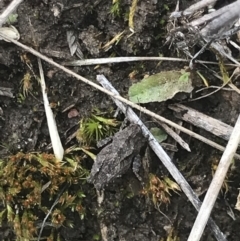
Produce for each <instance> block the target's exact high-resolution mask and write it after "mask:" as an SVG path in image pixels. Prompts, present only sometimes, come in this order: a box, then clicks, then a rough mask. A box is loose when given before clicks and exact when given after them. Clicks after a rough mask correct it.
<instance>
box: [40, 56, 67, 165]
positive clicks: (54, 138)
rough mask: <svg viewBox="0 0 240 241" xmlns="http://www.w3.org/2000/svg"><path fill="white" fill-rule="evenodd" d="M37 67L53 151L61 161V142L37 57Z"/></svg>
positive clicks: (62, 151) (62, 152)
mask: <svg viewBox="0 0 240 241" xmlns="http://www.w3.org/2000/svg"><path fill="white" fill-rule="evenodd" d="M38 67H39V72H40V81H41V82H40V83H41V88H42V95H43V102H44V108H45V113H46V117H47V123H48V130H49V134H50V138H51V142H52V147H53V152H54V155H55V157H56V159H57V160H58V161H62V159H63V154H64V150H63V147H62V143H61V140H60V137H59V134H58V130H57V125H56V121H55V118H54V115H53V112H52V109H51V107H50V105H49V101H48V97H47V89H46V83H45V79H44V74H43V69H42V63H41V59H40V58H38Z"/></svg>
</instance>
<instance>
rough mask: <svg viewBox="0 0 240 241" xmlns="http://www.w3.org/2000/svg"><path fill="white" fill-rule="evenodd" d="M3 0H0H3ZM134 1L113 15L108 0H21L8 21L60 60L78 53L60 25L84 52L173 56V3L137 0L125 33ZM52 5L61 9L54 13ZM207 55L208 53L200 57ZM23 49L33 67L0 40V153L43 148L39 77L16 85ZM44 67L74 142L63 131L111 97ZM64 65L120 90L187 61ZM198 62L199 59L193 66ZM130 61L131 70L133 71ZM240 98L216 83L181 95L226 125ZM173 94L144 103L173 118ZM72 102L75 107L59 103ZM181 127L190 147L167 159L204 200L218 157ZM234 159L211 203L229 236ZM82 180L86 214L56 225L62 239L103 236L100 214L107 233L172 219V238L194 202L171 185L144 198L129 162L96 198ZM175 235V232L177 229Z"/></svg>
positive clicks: (150, 237) (233, 228)
mask: <svg viewBox="0 0 240 241" xmlns="http://www.w3.org/2000/svg"><path fill="white" fill-rule="evenodd" d="M8 2H9V1H3V3H1V4H2V5H1V7H2V8H4V7H5V6H6V5H7V4H8ZM131 2H132V1H130V0H122V1H121V2H120V7H119V11H120V12H119V16H117V15H116V14H115V15H114V14H113V13H111V9H112V1H108V0H101V1H100V0H94V1H93V0H90V1H87V0H82V1H77V0H72V1H71V0H68V1H67V0H59V1H54V0H52V1H51V0H49V1H48V0H45V1H43V0H42V1H41V0H36V1H30V0H26V1H24V2H23V3H22V4H21V5H20V6H19V8H18V21H17V23H15V24H14V26H15V27H16V28H17V29H18V31H19V33H20V35H21V39H20V41H21V42H22V43H24V44H25V45H28V46H30V47H33V48H35V49H37V50H39V51H40V52H42V53H44V54H46V55H47V56H48V57H50V58H53V59H54V60H55V61H56V62H58V63H61V62H64V61H67V60H74V59H77V57H76V56H71V55H70V51H69V47H68V43H67V31H70V30H71V31H73V32H74V34H75V35H76V36H77V37H78V39H79V44H80V49H81V51H82V53H83V55H84V58H86V59H87V58H100V57H109V56H158V55H159V54H162V55H163V56H168V57H171V56H172V57H176V56H177V52H176V51H175V50H174V49H169V46H167V45H164V43H165V35H166V21H167V15H168V14H169V13H170V12H171V11H172V10H174V8H175V5H174V4H175V3H173V1H168V0H165V1H157V0H149V1H143V0H139V1H138V4H137V10H136V14H135V17H134V26H135V34H133V35H132V36H131V37H128V35H130V33H131V32H130V31H129V30H128V21H127V13H128V12H129V7H130V5H131ZM76 4H78V6H76ZM56 9H58V10H59V11H60V12H59V13H56ZM54 14H55V15H57V16H54ZM123 30H125V31H126V34H125V35H124V37H123V38H122V39H121V41H120V42H119V43H118V44H116V45H113V46H112V47H111V48H109V49H108V50H107V51H106V50H104V49H103V48H102V46H104V44H106V43H107V42H108V41H110V40H111V39H112V38H113V37H114V36H115V35H116V34H118V33H120V32H122V31H123ZM213 57H214V56H206V58H207V59H211V58H213ZM24 58H25V59H28V60H29V63H31V65H32V66H33V70H34V72H35V73H38V66H37V59H36V57H34V56H32V55H31V54H28V53H26V52H24V51H23V50H22V49H20V48H19V47H16V46H14V45H13V44H11V43H6V42H3V41H1V43H0V76H1V79H0V87H8V88H12V92H13V94H14V98H10V97H6V96H0V107H1V115H0V141H1V144H2V146H0V156H1V157H2V158H3V157H4V156H7V155H8V154H9V151H10V152H11V153H16V152H18V151H24V152H30V151H49V143H50V137H49V133H48V127H47V122H46V118H45V112H44V106H43V102H42V94H41V91H40V87H39V85H38V84H37V82H36V81H35V80H33V81H32V91H31V93H29V94H28V95H27V96H26V99H24V100H22V99H21V98H20V95H19V93H22V86H21V80H22V79H23V77H24V75H25V74H26V72H27V71H28V70H29V69H28V67H27V65H26V63H25V62H24V61H23V59H24ZM43 68H44V72H45V76H46V82H47V86H48V97H49V101H50V103H52V104H53V106H54V108H53V111H54V114H55V115H56V122H57V126H58V130H59V133H60V137H61V140H62V142H63V145H64V147H65V148H67V147H69V146H71V145H73V144H77V141H76V140H75V139H73V140H72V141H71V142H70V143H68V144H66V140H67V138H68V137H69V136H70V135H71V134H72V133H73V132H74V131H76V129H77V128H78V125H79V124H78V123H79V120H81V119H82V118H83V117H86V116H89V115H90V114H91V112H92V110H93V109H94V108H98V109H100V110H101V111H103V112H104V111H105V112H106V111H108V110H110V109H115V108H116V106H115V105H114V103H113V102H112V100H111V99H110V98H109V97H108V96H106V95H105V94H103V93H101V92H99V91H97V90H95V89H93V88H92V87H90V86H88V85H86V84H84V83H81V82H80V81H78V80H76V79H75V78H73V77H70V76H68V75H67V74H65V73H63V72H62V71H60V70H58V69H57V68H55V67H53V66H51V65H49V64H48V63H45V62H43ZM70 68H71V69H72V70H73V71H75V72H76V73H78V74H80V75H82V76H84V77H86V78H88V79H90V80H91V81H93V82H95V81H96V75H97V74H104V75H105V76H106V77H107V78H108V79H109V80H110V81H111V83H112V84H113V86H114V87H115V88H116V89H117V90H118V91H119V92H120V93H121V95H122V96H124V97H127V91H128V88H129V86H130V85H131V84H132V83H133V82H137V81H139V80H141V79H142V78H143V77H144V76H145V75H150V74H154V73H158V72H160V71H162V70H180V69H182V68H184V64H179V63H174V62H162V63H158V62H147V61H146V62H131V63H121V64H108V65H101V66H98V67H97V68H96V66H83V67H70ZM197 68H201V67H200V66H197ZM133 71H136V73H135V75H134V77H132V78H130V77H129V76H131V73H133ZM209 78H210V80H211V81H212V82H211V84H214V85H216V84H219V85H220V83H218V82H217V81H216V80H214V79H213V78H212V79H211V77H209ZM193 84H194V85H195V88H196V89H197V88H201V87H203V83H202V84H199V82H197V81H196V83H193ZM184 98H186V99H188V98H189V96H187V95H185V96H184ZM239 101H240V98H239V95H238V94H237V93H236V92H233V91H224V90H222V91H219V92H218V93H216V94H214V95H212V96H209V97H208V98H204V99H201V100H198V101H195V102H190V103H187V104H186V105H188V106H190V107H193V108H194V109H197V110H199V111H201V112H203V113H204V114H207V115H209V116H211V117H213V118H216V119H219V120H221V121H223V122H225V123H227V124H230V125H232V126H233V125H234V123H235V121H236V119H237V116H238V113H239V111H240V107H239ZM179 102H180V99H179V98H174V99H173V100H170V101H167V102H165V103H152V104H148V105H145V107H146V108H149V109H150V110H152V111H153V112H155V113H157V114H160V115H163V116H165V117H167V118H169V119H170V120H173V121H176V119H175V117H174V115H173V113H172V112H171V111H170V110H169V109H168V108H167V106H168V104H171V103H179ZM69 106H72V107H71V108H70V109H69V110H67V111H64V110H65V109H66V108H68V107H69ZM73 109H74V110H76V111H77V115H76V116H74V117H72V116H71V114H69V113H70V112H71V111H72V110H73ZM138 114H140V116H141V119H142V120H143V121H144V122H145V123H146V124H147V125H148V122H149V123H151V122H152V120H151V119H150V118H149V117H146V116H144V114H141V113H138ZM184 126H186V127H187V128H192V129H193V131H195V132H197V133H199V134H201V135H204V136H205V137H207V138H210V139H213V140H215V141H218V142H220V143H221V144H222V145H226V143H225V142H224V141H222V140H219V139H216V138H215V137H213V136H212V135H211V134H209V133H206V132H205V131H203V130H200V129H198V128H195V127H190V126H189V125H188V124H184ZM182 136H183V138H184V139H185V140H186V141H188V143H189V146H190V148H191V152H190V153H188V152H187V151H184V150H182V149H181V147H178V149H179V150H178V152H176V153H174V155H173V161H174V163H175V164H176V166H177V167H178V168H179V169H180V170H181V172H182V174H183V175H184V176H185V178H186V179H187V180H188V182H189V183H190V185H191V186H192V188H193V189H194V190H195V191H196V192H197V193H202V194H201V195H200V199H201V200H202V199H203V198H204V194H205V191H206V189H207V187H208V185H209V184H210V182H211V179H212V165H213V162H214V160H219V159H220V158H221V152H219V151H216V150H215V149H213V148H211V147H209V146H207V145H206V144H203V143H201V142H199V141H197V140H194V139H192V138H190V137H188V136H186V135H182ZM6 146H7V147H8V148H7V149H6ZM50 151H51V150H50ZM150 154H151V155H150V156H151V158H150V171H151V172H152V173H154V174H156V175H158V176H159V177H161V176H163V175H169V174H168V172H167V171H166V170H165V168H164V167H163V165H162V164H161V162H160V161H159V160H158V159H157V158H156V157H155V156H154V154H152V153H150ZM86 163H87V164H86V166H87V168H89V169H90V168H91V165H92V161H91V160H90V161H89V162H86ZM239 166H240V165H239V163H238V161H236V163H235V168H234V170H232V171H231V174H230V176H229V183H228V189H229V190H228V192H227V193H226V194H225V192H224V191H223V192H222V193H221V194H220V195H219V197H218V199H217V202H216V205H215V208H214V210H213V213H212V218H213V219H214V221H215V222H216V223H217V225H219V227H220V229H221V231H222V232H223V233H224V234H225V235H226V236H227V239H228V240H236V241H237V240H239V236H240V233H239V222H240V214H239V211H237V210H235V209H234V207H235V204H236V200H237V195H238V188H239V175H240V173H239ZM86 185H87V187H86V188H85V195H86V198H85V200H84V206H85V208H86V215H85V218H84V219H83V220H80V219H79V217H78V216H77V215H76V216H74V217H73V216H72V217H71V218H73V219H74V228H67V227H61V228H59V230H58V232H59V233H60V234H61V240H67V241H74V240H78V241H81V240H82V241H86V240H87V241H90V240H100V238H99V237H100V235H101V231H100V229H101V228H103V227H101V225H103V224H104V225H105V227H107V230H108V232H107V238H108V239H107V240H109V241H114V240H127V241H128V240H132V241H134V240H142V241H145V240H146V241H160V240H167V237H168V236H169V232H170V230H171V227H174V234H173V237H172V239H168V240H187V237H188V235H189V233H190V231H191V227H192V225H193V223H194V220H195V217H196V215H197V212H196V211H195V209H194V208H193V206H192V205H191V203H190V202H189V201H188V200H187V198H186V197H185V195H184V194H183V193H179V195H178V194H174V193H172V196H171V202H170V204H168V205H164V204H162V205H161V206H160V208H159V210H160V211H159V210H157V209H156V207H155V206H154V204H153V202H152V200H151V199H149V198H147V197H146V196H143V195H140V194H139V193H140V191H141V185H140V183H139V182H138V180H137V179H136V177H135V176H134V175H133V173H132V172H131V171H129V172H128V173H127V174H125V175H124V176H123V177H121V178H119V180H116V182H115V183H113V184H112V185H109V187H107V188H106V190H105V197H104V201H103V203H102V206H101V208H99V206H98V202H97V195H96V193H95V189H94V187H93V186H92V185H90V184H86ZM130 194H131V195H130ZM230 208H231V210H232V211H233V212H234V218H232V217H231V216H230V215H229V213H230ZM162 213H164V215H163V214H162ZM5 226H6V225H2V228H1V229H0V230H1V232H0V234H1V235H2V239H3V238H7V237H6V236H7V235H6V232H5V229H6V227H5ZM174 237H175V238H176V237H178V238H179V239H174ZM98 238H99V239H98ZM6 240H7V239H6ZM12 240H14V239H12ZM202 240H205V241H208V240H209V241H210V240H215V239H214V237H213V236H212V233H211V230H209V228H206V230H205V232H204V236H203V238H202Z"/></svg>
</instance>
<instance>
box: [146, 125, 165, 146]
mask: <svg viewBox="0 0 240 241" xmlns="http://www.w3.org/2000/svg"><path fill="white" fill-rule="evenodd" d="M150 132H151V133H152V134H153V136H154V137H155V138H156V140H157V141H158V142H159V143H161V142H163V141H165V140H166V139H167V137H168V135H167V134H166V132H165V131H163V130H162V129H160V128H157V127H153V128H151V129H150Z"/></svg>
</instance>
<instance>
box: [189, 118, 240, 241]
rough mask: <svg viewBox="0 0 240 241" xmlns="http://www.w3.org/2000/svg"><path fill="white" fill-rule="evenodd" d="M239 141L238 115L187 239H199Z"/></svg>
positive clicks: (195, 240) (193, 240) (239, 120)
mask: <svg viewBox="0 0 240 241" xmlns="http://www.w3.org/2000/svg"><path fill="white" fill-rule="evenodd" d="M239 142H240V115H239V117H238V120H237V122H236V124H235V127H234V129H233V132H232V135H231V137H230V140H229V142H228V145H227V147H226V150H225V151H224V153H223V155H222V158H221V160H220V162H219V164H218V168H217V170H216V172H215V175H214V177H213V180H212V182H211V184H210V187H209V189H208V191H207V194H206V196H205V198H204V201H203V204H202V206H201V209H200V211H199V213H198V216H197V218H196V220H195V223H194V225H193V228H192V231H191V233H190V236H189V238H188V241H199V240H200V238H201V236H202V233H203V231H204V228H205V226H206V223H207V221H208V219H209V217H210V214H211V212H212V209H213V206H214V204H215V201H216V199H217V196H218V193H219V191H220V189H221V187H222V184H223V182H224V179H225V177H226V174H227V171H228V168H229V166H230V164H231V162H232V158H233V156H234V153H235V152H236V150H237V147H238V144H239Z"/></svg>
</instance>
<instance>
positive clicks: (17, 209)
mask: <svg viewBox="0 0 240 241" xmlns="http://www.w3.org/2000/svg"><path fill="white" fill-rule="evenodd" d="M87 174H88V173H87V171H86V170H85V169H84V168H82V166H81V163H80V160H79V159H77V157H76V156H74V155H69V156H68V157H65V159H64V161H61V162H59V161H57V160H56V159H55V157H54V155H52V154H47V153H42V154H39V153H27V154H25V153H22V152H19V153H17V154H16V155H12V156H9V157H8V158H6V159H4V160H0V199H1V200H2V202H3V204H4V209H3V210H2V211H1V213H0V221H1V222H7V223H8V225H9V226H11V227H12V228H13V230H14V233H15V235H16V240H17V241H23V240H31V239H33V238H34V237H36V236H37V234H38V229H39V228H40V227H41V226H42V224H43V220H44V218H45V216H46V214H47V213H48V212H49V210H50V209H51V207H52V205H53V203H54V202H55V203H56V201H57V204H56V205H55V206H54V208H53V209H52V211H51V213H50V215H49V218H48V220H47V222H48V223H50V225H49V226H50V227H51V229H52V230H55V229H56V228H58V227H60V226H62V225H65V224H67V223H68V224H70V226H71V221H70V220H68V218H67V216H66V213H67V211H68V210H70V211H74V212H77V213H79V215H80V216H81V217H83V215H84V207H83V206H82V199H83V198H84V194H83V193H82V190H81V186H82V185H81V183H83V181H84V179H85V177H86V176H87ZM66 187H67V188H66ZM73 191H74V193H71V192H73Z"/></svg>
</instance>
